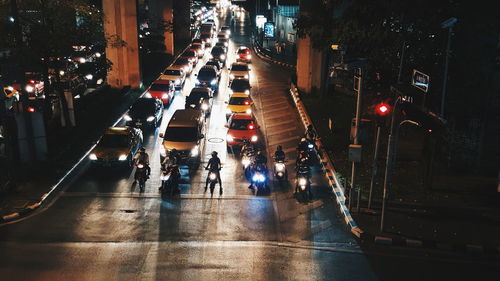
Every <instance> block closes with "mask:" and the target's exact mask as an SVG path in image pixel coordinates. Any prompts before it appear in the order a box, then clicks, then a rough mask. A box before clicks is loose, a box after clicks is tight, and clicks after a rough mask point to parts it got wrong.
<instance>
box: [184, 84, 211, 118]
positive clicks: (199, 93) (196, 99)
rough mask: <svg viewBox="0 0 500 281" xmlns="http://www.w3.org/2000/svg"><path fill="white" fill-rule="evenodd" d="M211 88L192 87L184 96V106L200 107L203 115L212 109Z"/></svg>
mask: <svg viewBox="0 0 500 281" xmlns="http://www.w3.org/2000/svg"><path fill="white" fill-rule="evenodd" d="M212 97H213V94H212V90H210V89H209V88H193V89H192V90H191V93H190V94H189V96H187V97H186V106H185V108H194V109H201V110H202V111H203V112H204V113H205V116H207V115H209V114H210V112H211V111H212Z"/></svg>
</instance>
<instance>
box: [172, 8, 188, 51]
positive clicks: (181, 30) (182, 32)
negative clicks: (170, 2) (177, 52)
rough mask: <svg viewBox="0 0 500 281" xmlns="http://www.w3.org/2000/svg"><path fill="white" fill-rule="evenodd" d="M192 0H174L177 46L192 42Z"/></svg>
mask: <svg viewBox="0 0 500 281" xmlns="http://www.w3.org/2000/svg"><path fill="white" fill-rule="evenodd" d="M190 8H191V0H176V1H174V41H175V44H174V45H175V46H181V47H182V46H186V45H187V44H188V43H189V42H191V20H190V19H191V13H190Z"/></svg>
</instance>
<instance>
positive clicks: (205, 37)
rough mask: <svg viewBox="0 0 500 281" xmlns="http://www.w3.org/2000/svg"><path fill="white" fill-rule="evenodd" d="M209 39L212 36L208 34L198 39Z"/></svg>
mask: <svg viewBox="0 0 500 281" xmlns="http://www.w3.org/2000/svg"><path fill="white" fill-rule="evenodd" d="M210 37H212V35H210V34H202V35H201V36H200V38H201V39H208V38H210Z"/></svg>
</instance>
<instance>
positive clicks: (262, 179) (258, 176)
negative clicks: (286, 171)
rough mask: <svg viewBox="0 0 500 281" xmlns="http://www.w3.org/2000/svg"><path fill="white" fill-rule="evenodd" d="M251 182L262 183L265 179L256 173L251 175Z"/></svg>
mask: <svg viewBox="0 0 500 281" xmlns="http://www.w3.org/2000/svg"><path fill="white" fill-rule="evenodd" d="M252 180H253V181H255V182H264V181H265V180H266V177H265V176H264V175H263V174H259V173H256V174H255V175H253V177H252Z"/></svg>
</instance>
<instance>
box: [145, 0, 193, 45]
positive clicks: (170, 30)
mask: <svg viewBox="0 0 500 281" xmlns="http://www.w3.org/2000/svg"><path fill="white" fill-rule="evenodd" d="M177 1H186V0H177ZM149 11H150V16H151V19H152V23H153V25H155V27H158V28H160V29H161V28H163V29H164V32H163V36H164V37H165V41H164V42H163V43H164V45H165V53H166V54H169V55H174V52H175V49H174V1H173V0H152V1H150V2H149ZM188 12H189V11H188Z"/></svg>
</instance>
